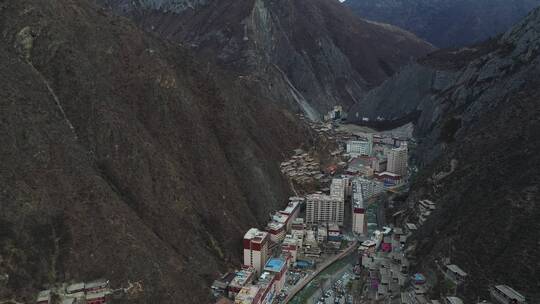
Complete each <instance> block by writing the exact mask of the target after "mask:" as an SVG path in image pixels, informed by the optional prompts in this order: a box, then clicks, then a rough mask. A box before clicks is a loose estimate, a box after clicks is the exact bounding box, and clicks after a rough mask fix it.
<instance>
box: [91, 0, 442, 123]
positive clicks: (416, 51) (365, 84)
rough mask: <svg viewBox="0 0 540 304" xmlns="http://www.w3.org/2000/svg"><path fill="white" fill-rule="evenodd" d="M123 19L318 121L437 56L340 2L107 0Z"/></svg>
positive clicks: (427, 47) (406, 35) (104, 1)
mask: <svg viewBox="0 0 540 304" xmlns="http://www.w3.org/2000/svg"><path fill="white" fill-rule="evenodd" d="M101 2H102V4H103V5H105V6H106V7H108V8H111V9H112V10H113V11H115V12H117V13H118V14H122V15H125V16H128V17H130V18H131V19H133V20H135V22H136V23H137V24H139V26H141V27H142V28H143V29H146V30H147V31H149V32H152V33H156V34H157V35H159V36H160V37H163V38H166V39H167V40H169V41H173V42H177V43H182V44H185V45H187V46H188V47H189V48H191V49H192V50H193V51H194V52H196V53H197V54H199V55H200V56H201V57H203V58H207V60H209V61H212V62H215V63H217V64H219V65H220V66H221V67H224V68H226V69H227V70H229V71H234V72H236V73H239V74H240V75H242V76H246V77H249V79H252V81H259V82H261V83H263V84H264V85H263V87H262V88H261V89H262V90H266V91H267V94H268V95H269V96H273V98H274V99H275V100H278V101H279V102H280V103H281V107H283V108H287V109H291V110H293V111H302V112H304V113H306V114H308V115H309V116H310V117H311V118H312V119H318V118H320V116H321V115H322V114H324V113H326V112H327V111H328V110H329V109H330V108H332V107H333V106H334V105H336V104H342V105H343V106H345V107H349V106H350V105H352V104H353V103H354V102H355V101H357V100H359V99H360V98H361V97H362V96H363V95H364V94H365V92H367V91H368V90H369V89H371V88H373V87H375V86H377V85H379V84H380V83H381V82H382V81H383V80H385V79H386V78H387V77H389V76H391V75H392V74H394V73H395V72H396V71H398V70H399V69H400V67H401V66H403V65H404V64H406V63H408V62H410V61H411V60H413V59H414V58H417V57H420V56H423V55H426V54H427V53H429V52H431V51H433V50H434V48H433V46H431V45H430V44H428V43H426V42H424V41H422V40H420V39H418V38H417V37H416V36H414V35H413V34H411V33H409V32H407V31H404V30H401V29H399V28H397V27H393V26H390V25H383V24H377V23H374V22H371V21H367V20H363V19H360V18H358V17H356V16H355V15H354V14H352V13H351V12H350V11H349V10H348V9H346V8H345V7H343V6H342V5H341V4H340V3H339V2H338V1H334V0H314V1H306V0H301V1H286V0H279V1H269V0H240V1H218V0H206V1H184V0H165V1H150V0H149V1H127V0H101Z"/></svg>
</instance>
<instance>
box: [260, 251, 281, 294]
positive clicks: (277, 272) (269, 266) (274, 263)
mask: <svg viewBox="0 0 540 304" xmlns="http://www.w3.org/2000/svg"><path fill="white" fill-rule="evenodd" d="M264 271H265V272H269V273H271V274H274V280H275V284H276V290H277V292H280V291H281V289H283V286H284V285H285V279H286V276H287V260H286V259H285V258H282V257H279V258H271V259H270V260H268V262H266V265H265V266H264Z"/></svg>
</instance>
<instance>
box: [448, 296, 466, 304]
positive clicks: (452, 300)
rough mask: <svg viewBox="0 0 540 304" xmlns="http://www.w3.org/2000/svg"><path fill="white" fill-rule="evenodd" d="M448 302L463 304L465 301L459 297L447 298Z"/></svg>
mask: <svg viewBox="0 0 540 304" xmlns="http://www.w3.org/2000/svg"><path fill="white" fill-rule="evenodd" d="M446 302H447V303H448V304H463V300H461V299H460V298H458V297H446Z"/></svg>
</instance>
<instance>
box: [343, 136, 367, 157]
mask: <svg viewBox="0 0 540 304" xmlns="http://www.w3.org/2000/svg"><path fill="white" fill-rule="evenodd" d="M372 151H373V134H368V136H367V139H366V140H349V141H347V153H349V154H351V156H359V155H368V156H371V154H372Z"/></svg>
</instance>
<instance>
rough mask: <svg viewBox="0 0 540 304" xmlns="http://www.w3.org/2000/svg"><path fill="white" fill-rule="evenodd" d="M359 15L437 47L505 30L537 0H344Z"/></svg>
mask: <svg viewBox="0 0 540 304" xmlns="http://www.w3.org/2000/svg"><path fill="white" fill-rule="evenodd" d="M344 5H346V6H348V7H350V8H351V9H352V10H353V11H354V12H355V13H356V14H358V15H359V16H361V17H363V18H366V19H370V20H375V21H380V22H385V23H390V24H394V25H396V26H399V27H401V28H404V29H407V30H410V31H411V32H413V33H415V34H416V35H418V36H419V37H421V38H423V39H425V40H427V41H429V42H431V43H433V44H434V45H436V46H437V47H441V48H448V47H461V46H466V45H470V44H474V43H480V42H482V41H484V40H486V39H489V38H493V37H495V36H497V35H498V34H500V33H502V32H504V31H506V30H507V29H508V28H509V27H510V26H512V25H513V24H514V23H515V22H518V21H519V20H520V19H521V18H524V17H525V16H526V15H527V13H529V12H530V11H531V10H532V9H534V8H535V7H538V6H539V5H540V1H537V0H512V1H505V0H499V1H497V0H496V1H492V0H480V1H478V0H458V1H455V0H437V1H433V0H414V1H403V0H382V1H381V0H347V1H345V3H344Z"/></svg>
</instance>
